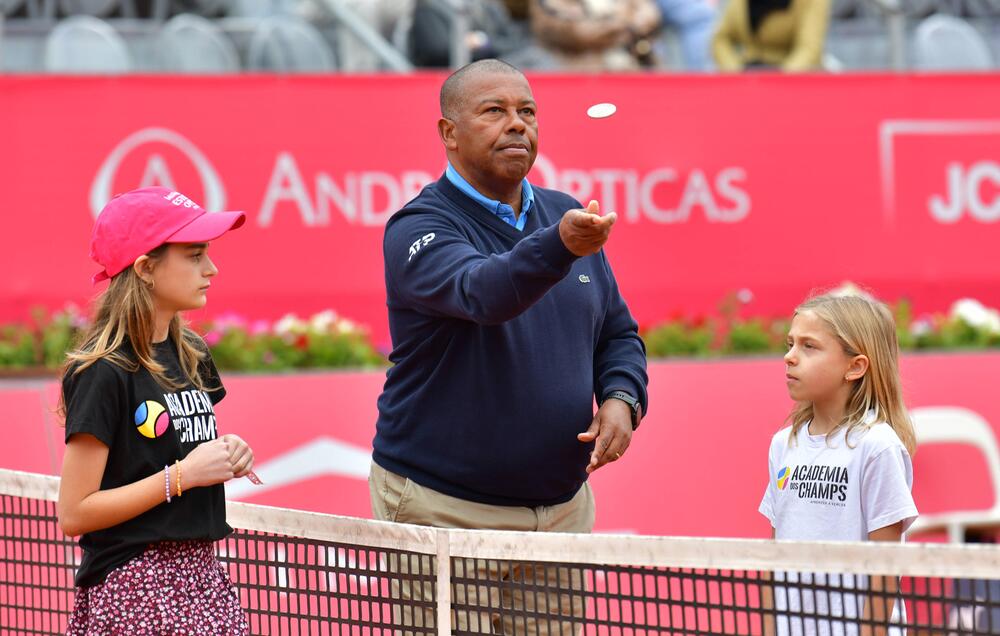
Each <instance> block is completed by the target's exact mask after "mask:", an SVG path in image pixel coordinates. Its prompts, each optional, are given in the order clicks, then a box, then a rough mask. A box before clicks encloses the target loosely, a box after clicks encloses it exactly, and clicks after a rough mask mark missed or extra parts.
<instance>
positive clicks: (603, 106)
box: [587, 102, 618, 119]
mask: <svg viewBox="0 0 1000 636" xmlns="http://www.w3.org/2000/svg"><path fill="white" fill-rule="evenodd" d="M617 110H618V107H617V106H615V105H614V104H610V103H608V102H603V103H600V104H594V105H593V106H591V107H590V108H588V109H587V116H588V117H590V118H592V119H604V118H605V117H611V116H612V115H614V114H615V111H617Z"/></svg>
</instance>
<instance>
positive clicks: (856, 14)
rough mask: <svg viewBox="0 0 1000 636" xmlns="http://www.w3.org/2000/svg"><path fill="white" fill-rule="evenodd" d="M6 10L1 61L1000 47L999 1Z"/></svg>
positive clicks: (341, 64) (813, 54) (317, 61)
mask: <svg viewBox="0 0 1000 636" xmlns="http://www.w3.org/2000/svg"><path fill="white" fill-rule="evenodd" d="M0 14H5V16H6V20H5V21H0V71H5V72H39V71H43V72H44V71H48V72H99V73H100V72H110V73H115V72H150V71H152V72H177V73H229V72H239V71H242V70H251V71H273V72H310V73H325V72H336V71H341V72H372V71H380V70H397V71H400V70H407V69H408V68H409V67H410V65H412V66H414V67H416V68H446V67H456V66H458V65H460V64H461V63H464V62H469V61H474V60H477V59H483V58H487V57H499V58H501V59H504V60H506V61H507V62H509V63H511V64H513V65H515V66H517V67H518V68H522V69H525V70H529V71H588V72H601V71H639V70H645V69H648V70H669V71H683V72H696V73H697V72H711V71H721V72H739V71H749V72H760V71H785V72H796V71H810V70H818V69H822V70H827V71H834V72H836V71H840V70H849V69H850V70H882V69H889V68H892V69H905V68H913V69H921V70H995V69H996V62H995V60H997V59H1000V0H0ZM359 25H360V30H359ZM362 31H363V33H362ZM40 49H44V55H43V56H40V55H39V50H40Z"/></svg>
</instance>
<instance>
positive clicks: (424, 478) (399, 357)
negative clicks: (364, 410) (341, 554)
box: [373, 177, 647, 506]
mask: <svg viewBox="0 0 1000 636" xmlns="http://www.w3.org/2000/svg"><path fill="white" fill-rule="evenodd" d="M534 191H535V203H534V206H533V207H532V210H531V213H530V214H529V215H528V220H527V225H526V226H525V229H524V231H523V232H520V231H518V230H517V229H515V228H513V227H511V226H510V225H508V224H507V223H505V222H504V221H503V220H501V219H499V218H498V217H497V216H496V215H494V214H492V213H490V212H489V211H487V210H486V209H485V208H483V207H482V206H481V205H479V204H478V203H476V202H475V201H473V200H472V199H470V198H469V197H468V196H466V195H465V194H464V193H462V192H461V191H460V190H458V188H456V187H455V186H454V185H452V184H451V182H450V181H448V179H447V178H446V177H442V178H441V179H440V180H438V181H437V182H436V183H432V184H431V185H429V186H427V187H426V188H424V190H423V191H422V192H421V193H420V194H419V195H418V196H417V197H416V198H415V199H413V200H412V201H410V202H409V203H407V204H406V206H404V207H403V209H401V210H400V211H398V212H397V213H396V214H394V215H393V217H392V218H391V219H390V220H389V222H388V224H387V225H386V229H385V239H384V243H383V250H384V255H385V286H386V295H387V305H388V308H389V330H390V333H391V335H392V345H393V349H392V354H391V355H390V360H391V361H392V362H393V363H394V366H393V367H391V368H390V369H389V371H388V372H387V374H386V382H385V388H384V389H383V392H382V395H381V397H380V398H379V400H378V410H379V418H378V424H377V427H376V428H377V431H376V434H375V440H374V447H375V452H374V456H373V457H374V460H375V461H376V462H377V463H378V464H379V465H380V466H382V467H383V468H386V469H387V470H390V471H392V472H395V473H398V474H400V475H403V476H405V477H409V478H410V479H412V480H414V481H415V482H417V483H419V484H421V485H423V486H426V487H429V488H433V489H434V490H437V491H439V492H443V493H445V494H448V495H451V496H454V497H459V498H462V499H466V500H470V501H477V502H481V503H487V504H495V505H510V506H542V505H553V504H557V503H563V502H566V501H569V500H570V499H572V497H573V495H575V494H576V492H577V491H578V490H579V488H580V486H582V485H583V482H584V481H585V480H586V479H587V473H586V470H585V468H586V466H587V464H588V462H589V454H590V451H591V449H592V448H593V444H583V443H581V442H580V441H579V440H577V438H576V436H577V434H578V433H582V432H583V431H585V430H587V427H588V426H590V422H591V420H592V419H593V414H594V411H593V404H594V398H595V395H596V397H598V398H600V399H602V400H603V398H604V397H605V396H606V395H607V394H608V393H610V392H611V391H614V390H623V391H627V392H628V393H631V394H632V395H634V396H637V397H638V398H639V399H640V401H641V402H642V404H643V412H646V408H645V407H646V383H647V377H646V352H645V347H644V346H643V343H642V340H641V339H640V338H639V335H638V331H637V326H636V323H635V321H634V320H633V319H632V316H631V314H630V313H629V311H628V307H626V305H625V301H624V300H623V299H622V297H621V294H620V293H619V292H618V285H617V283H616V282H615V278H614V275H613V274H612V272H611V266H610V264H609V263H608V260H607V258H606V257H605V255H604V253H603V252H599V253H597V254H594V255H591V256H586V257H583V258H578V257H576V256H575V255H573V254H572V253H571V252H570V251H569V250H567V249H566V247H565V246H564V245H563V243H562V240H561V239H560V238H559V220H560V219H561V218H562V215H563V214H564V213H565V212H566V210H569V209H572V208H580V207H582V206H581V205H580V203H579V202H577V201H576V200H574V199H573V198H572V197H570V196H568V195H565V194H562V193H560V192H556V191H554V190H547V189H545V188H537V187H536V188H535V189H534Z"/></svg>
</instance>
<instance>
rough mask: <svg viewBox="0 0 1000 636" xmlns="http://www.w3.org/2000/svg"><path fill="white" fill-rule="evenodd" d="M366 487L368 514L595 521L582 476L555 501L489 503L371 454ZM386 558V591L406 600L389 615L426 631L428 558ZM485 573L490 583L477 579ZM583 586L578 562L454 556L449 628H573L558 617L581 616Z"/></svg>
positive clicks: (468, 523) (539, 526) (564, 523)
mask: <svg viewBox="0 0 1000 636" xmlns="http://www.w3.org/2000/svg"><path fill="white" fill-rule="evenodd" d="M368 487H369V491H370V494H371V502H372V514H373V516H374V517H375V518H376V519H379V520H382V521H395V522H398V523H413V524H417V525H424V526H434V527H438V528H466V529H490V530H518V531H528V532H533V531H538V532H577V533H589V532H591V531H592V530H593V528H594V513H595V508H594V494H593V491H592V490H591V489H590V484H588V483H584V485H583V487H582V488H580V490H579V492H577V494H576V495H575V496H574V497H573V499H571V500H569V501H567V502H566V503H563V504H557V505H555V506H538V507H535V508H528V507H520V506H492V505H489V504H482V503H477V502H474V501H466V500H464V499H458V498H456V497H451V496H449V495H445V494H443V493H440V492H438V491H436V490H432V489H430V488H427V487H425V486H421V485H420V484H418V483H416V482H415V481H413V480H412V479H408V478H406V477H403V476H401V475H397V474H396V473H393V472H390V471H388V470H386V469H384V468H382V467H381V466H379V465H378V464H376V463H374V462H372V468H371V473H370V475H369V477H368ZM392 556H395V555H392ZM391 560H393V561H396V562H395V563H390V564H389V567H390V571H393V572H394V573H397V574H399V575H401V576H399V577H394V579H393V588H394V590H393V592H394V594H393V596H394V597H396V598H402V599H403V600H404V601H406V603H404V605H403V606H402V607H400V606H395V607H394V611H393V620H394V622H395V624H396V625H398V626H400V627H402V628H403V629H401V630H400V631H401V633H402V634H413V633H414V630H406V629H405V628H406V627H415V628H417V630H419V631H421V632H424V633H426V629H428V628H433V627H434V617H435V608H434V607H433V604H431V603H429V602H428V601H429V600H430V599H431V598H433V597H432V595H431V585H432V584H431V583H430V581H432V580H433V574H434V570H433V568H432V566H431V559H429V558H420V559H407V558H403V559H391ZM412 575H419V577H420V581H422V582H417V581H414V580H413V578H412ZM407 576H411V578H409V579H408V578H406V577H407ZM484 581H489V582H490V584H489V585H481V584H477V583H481V582H484ZM397 590H398V591H397ZM583 591H584V581H583V571H582V569H580V568H576V567H570V566H566V565H563V566H556V565H554V564H541V563H512V562H506V561H488V560H485V559H457V560H455V561H454V563H453V564H452V590H451V594H452V629H453V632H454V633H472V634H531V635H534V634H540V635H544V636H547V635H549V634H560V635H561V636H573V635H574V634H577V633H578V631H579V630H578V629H577V628H576V627H575V626H574V623H573V622H571V621H566V620H560V617H574V618H576V619H577V620H579V619H581V618H582V617H583V613H584V599H583ZM397 593H398V596H397ZM417 608H419V609H417Z"/></svg>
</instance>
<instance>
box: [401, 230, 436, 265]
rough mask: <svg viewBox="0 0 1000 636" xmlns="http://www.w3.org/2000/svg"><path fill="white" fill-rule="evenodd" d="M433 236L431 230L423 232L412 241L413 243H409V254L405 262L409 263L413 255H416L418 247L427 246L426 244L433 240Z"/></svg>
mask: <svg viewBox="0 0 1000 636" xmlns="http://www.w3.org/2000/svg"><path fill="white" fill-rule="evenodd" d="M434 236H435V234H434V232H431V233H430V234H424V235H423V236H421V237H420V238H418V239H417V240H415V241H413V245H410V256H409V258H407V259H406V262H407V263H409V262H410V261H411V260H413V257H414V256H416V255H417V252H419V251H420V248H422V247H427V244H428V243H430V242H431V241H433V240H434Z"/></svg>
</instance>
